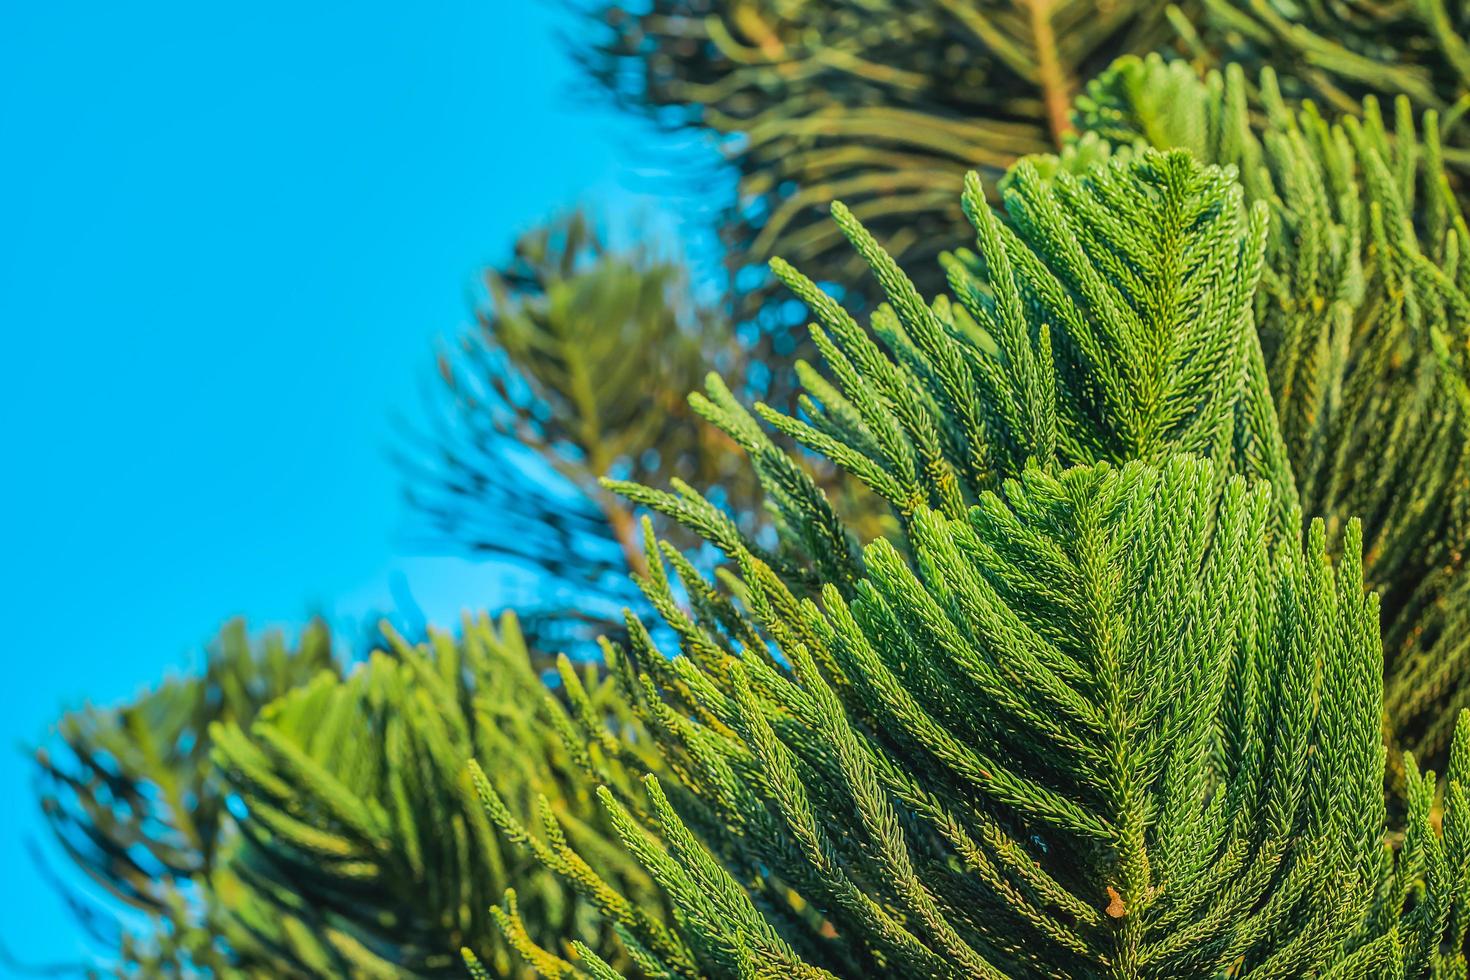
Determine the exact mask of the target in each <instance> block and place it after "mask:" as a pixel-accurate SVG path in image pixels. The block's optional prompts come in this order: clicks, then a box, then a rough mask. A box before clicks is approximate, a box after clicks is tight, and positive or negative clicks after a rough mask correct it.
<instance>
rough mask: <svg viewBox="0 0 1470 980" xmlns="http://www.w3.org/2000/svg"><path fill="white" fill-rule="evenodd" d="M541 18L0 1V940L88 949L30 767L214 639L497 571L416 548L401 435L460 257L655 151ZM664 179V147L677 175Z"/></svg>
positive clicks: (605, 195) (475, 590)
mask: <svg viewBox="0 0 1470 980" xmlns="http://www.w3.org/2000/svg"><path fill="white" fill-rule="evenodd" d="M550 6H551V4H549V3H547V4H539V3H535V2H532V0H454V2H451V0H444V2H439V3H428V4H405V3H377V2H366V3H364V2H356V3H350V4H349V3H335V2H323V3H314V4H302V3H284V2H279V0H266V2H261V3H255V4H243V5H242V4H228V5H221V4H199V3H183V2H143V3H137V4H112V3H100V2H91V3H74V2H66V0H47V2H44V3H41V2H33V3H12V4H6V5H4V12H3V14H0V150H3V152H0V228H3V235H0V337H3V345H0V350H3V351H4V358H5V370H4V382H3V384H0V425H3V429H0V431H3V433H4V443H5V449H4V463H3V464H0V545H3V549H4V566H3V571H0V609H3V611H4V619H5V632H6V643H5V645H4V647H5V650H6V651H7V653H6V662H5V666H4V683H3V685H0V688H3V690H0V736H3V740H4V743H5V744H4V746H3V747H0V748H3V751H0V800H4V801H5V805H4V806H3V807H0V880H3V881H4V882H5V885H4V887H3V888H0V939H3V941H4V943H5V944H6V945H7V946H9V947H10V948H11V949H12V950H13V951H15V952H16V953H18V954H19V955H20V956H21V957H22V958H24V959H28V960H33V961H40V960H57V959H73V958H74V957H75V956H76V955H77V954H78V953H79V952H80V951H81V949H82V947H81V940H80V935H79V933H78V932H77V930H76V929H75V928H74V927H73V926H72V924H71V922H70V920H69V919H68V917H67V913H66V912H65V911H64V909H63V907H62V905H61V904H60V902H59V901H57V900H56V898H55V897H54V896H53V895H52V894H51V893H50V892H49V891H48V890H47V888H46V886H45V885H44V884H42V883H41V881H40V880H39V878H38V877H37V876H36V874H35V873H34V871H33V869H32V867H31V865H30V862H29V860H28V858H27V857H26V854H25V851H24V849H23V841H24V840H25V839H26V837H28V836H30V837H36V836H37V835H39V833H40V831H41V828H40V825H39V821H38V820H37V819H36V817H35V816H34V808H33V806H32V804H31V802H30V798H29V789H28V775H29V772H28V768H27V766H26V764H25V761H24V760H23V759H22V758H21V756H20V755H19V753H18V752H17V751H14V750H13V749H12V746H15V745H17V744H19V743H21V742H26V743H32V742H34V741H35V740H36V739H37V738H38V737H39V736H41V735H42V734H43V732H44V730H45V726H46V724H47V723H48V721H49V720H50V719H51V718H52V717H53V716H54V715H55V713H56V712H57V710H58V709H59V708H61V707H63V706H67V705H76V704H79V703H80V702H82V701H83V700H84V699H88V698H90V699H92V700H95V701H102V702H108V701H113V700H116V699H118V698H120V697H122V696H125V695H127V694H129V693H131V692H133V691H134V690H136V689H137V688H138V687H139V686H141V685H142V684H144V683H146V682H149V681H150V680H152V679H155V678H157V677H159V676H160V675H161V674H162V673H163V672H164V671H165V670H166V669H168V668H170V667H183V666H187V665H188V664H189V663H190V662H191V660H192V658H193V651H194V650H196V649H197V648H198V647H199V645H200V644H201V643H202V642H203V641H205V640H206V639H207V638H208V637H209V636H210V635H211V633H212V632H213V630H214V628H215V626H216V625H217V624H218V622H219V621H220V620H221V619H223V618H225V617H228V616H231V615H234V614H241V613H243V614H247V615H249V616H250V618H251V619H252V621H258V622H296V621H299V620H300V619H301V618H302V617H303V616H304V615H305V614H306V613H307V612H309V611H310V610H312V609H315V608H324V609H328V610H332V611H335V612H337V613H339V614H353V613H358V614H360V613H363V612H365V611H367V610H368V609H370V608H371V607H373V606H374V605H381V604H385V603H387V602H388V601H389V593H388V586H387V583H388V581H389V578H390V576H391V575H392V574H394V573H395V572H396V571H401V572H404V573H406V574H407V575H408V578H409V582H410V585H411V587H412V589H413V591H414V594H415V595H416V597H417V598H418V599H419V600H420V602H421V603H422V604H423V605H424V607H425V608H426V609H427V610H429V611H430V613H431V614H432V615H434V616H436V617H444V616H447V615H448V614H450V613H451V612H452V611H453V610H456V609H458V608H460V607H462V606H466V605H470V606H483V605H488V606H497V605H499V604H500V603H501V602H503V601H504V593H503V592H502V591H501V590H500V587H499V585H498V581H497V576H496V575H495V574H493V573H491V572H489V571H487V570H485V569H483V568H477V567H476V566H473V565H470V564H468V563H464V562H459V561H456V560H452V559H429V558H414V557H411V556H405V555H404V554H403V552H404V549H405V543H406V540H405V536H404V535H403V530H404V528H405V525H406V521H405V515H404V512H403V508H402V505H401V502H400V499H401V498H400V488H399V484H398V481H397V479H396V477H395V473H394V471H393V469H392V467H391V465H390V464H389V462H388V459H387V455H386V450H387V448H388V446H389V445H390V442H391V438H390V419H391V418H392V417H393V415H394V413H395V412H409V413H411V412H412V411H413V410H414V409H415V408H416V406H417V404H418V401H417V399H418V390H419V386H420V385H422V384H424V383H425V382H426V380H427V379H428V377H429V374H430V371H429V368H430V352H431V349H432V343H433V340H434V338H435V337H436V336H440V335H443V334H445V333H448V332H451V331H453V330H455V329H456V328H458V327H459V326H460V325H462V324H463V323H464V322H465V321H466V319H467V306H466V296H467V295H468V291H469V289H470V287H471V286H472V283H473V280H474V274H475V271H476V269H477V268H478V267H479V266H480V265H481V264H483V263H484V262H486V261H490V260H494V259H495V258H497V257H499V256H500V255H502V254H503V252H504V250H505V248H506V247H507V245H508V244H509V242H510V240H511V238H512V236H513V235H514V233H515V232H516V231H517V230H518V229H520V228H523V227H524V226H525V225H527V224H529V223H531V222H533V221H535V220H536V219H537V218H539V217H542V216H544V215H546V214H548V213H549V212H551V211H552V210H553V209H555V208H557V207H558V206H561V205H566V204H568V203H571V202H574V201H577V200H584V201H587V200H590V201H591V202H592V203H594V204H596V205H597V206H599V207H600V208H602V209H603V210H604V211H610V212H612V213H614V214H616V213H620V212H626V211H628V210H630V209H632V208H634V207H646V206H647V205H646V204H645V203H644V202H640V201H639V200H638V198H637V196H636V195H635V193H634V191H635V190H637V189H638V188H639V186H640V182H639V180H638V179H637V176H636V174H635V169H634V168H635V167H637V166H639V165H641V164H644V163H647V162H648V161H647V160H640V159H638V158H639V156H640V152H639V150H640V146H641V144H642V143H644V142H646V133H645V131H644V130H643V129H642V127H641V126H639V125H638V124H636V123H634V122H632V121H630V120H625V119H621V118H618V117H616V116H613V115H611V114H607V113H598V112H596V111H592V110H589V109H587V108H586V107H585V106H584V105H582V104H580V103H579V102H578V100H577V98H576V97H575V94H574V93H573V91H572V89H573V87H574V85H575V82H576V76H575V72H574V70H573V68H572V66H571V64H570V62H569V60H568V59H567V58H566V57H565V55H564V53H563V50H562V48H561V46H560V44H559V42H558V41H557V40H556V38H555V37H554V33H553V28H554V26H555V25H556V24H558V23H564V22H563V21H561V20H559V19H558V17H557V16H555V15H553V14H552V13H551V12H550V11H549V9H548V8H549V7H550ZM661 162H667V157H666V156H665V157H664V158H662V161H661Z"/></svg>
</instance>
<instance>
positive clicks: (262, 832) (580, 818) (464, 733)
mask: <svg viewBox="0 0 1470 980" xmlns="http://www.w3.org/2000/svg"><path fill="white" fill-rule="evenodd" d="M549 676H550V677H556V678H558V685H559V687H560V689H561V691H562V692H564V693H563V694H562V695H560V696H559V695H557V694H555V693H553V689H552V688H551V687H549V686H548V684H547V683H546V677H549ZM573 712H576V713H579V714H581V715H583V716H585V717H586V718H587V719H588V720H589V721H590V720H591V719H594V718H595V719H598V721H599V723H600V724H604V725H606V726H607V729H608V731H609V732H613V733H616V735H617V738H618V739H619V740H620V741H619V742H618V750H617V752H616V753H608V752H604V751H603V750H602V749H601V748H598V747H594V748H591V749H584V748H583V747H582V746H581V745H580V744H579V743H578V742H577V741H576V740H574V739H571V738H569V737H567V734H568V733H570V732H571V731H572V730H573V721H572V713H573ZM59 729H60V730H59V735H60V741H61V742H62V744H63V746H64V751H56V752H53V751H49V750H48V751H43V752H41V753H38V761H39V764H40V772H41V774H42V778H43V781H44V784H45V790H44V796H43V807H44V809H45V812H46V815H47V818H48V820H49V822H50V823H51V825H52V827H53V829H54V830H55V832H56V836H57V839H58V840H59V842H60V844H61V846H62V847H63V848H64V849H65V851H66V852H67V853H68V854H69V855H70V856H71V857H72V859H73V860H74V862H75V863H76V864H77V866H78V867H79V868H80V869H81V870H82V871H84V872H85V873H86V875H87V876H88V878H89V879H90V880H91V881H92V882H93V883H95V884H97V885H99V886H101V887H102V888H103V889H105V890H106V891H107V892H108V893H109V894H110V895H111V896H112V897H113V898H115V899H116V900H117V901H118V902H119V903H120V907H119V908H118V909H114V910H111V913H112V914H110V913H109V911H108V910H103V909H95V908H94V909H92V912H91V915H90V917H89V920H90V921H92V922H94V923H96V924H97V925H98V930H97V932H98V935H97V936H95V937H94V938H96V939H97V940H98V942H99V944H101V946H102V948H103V962H109V961H110V962H111V964H112V966H111V967H110V968H109V969H110V971H111V970H115V972H116V973H117V974H118V975H119V976H143V977H181V976H182V977H188V976H212V977H221V978H242V980H243V978H250V980H256V978H259V980H265V978H279V977H324V978H325V977H364V978H376V977H395V978H396V977H416V978H428V977H457V976H462V975H463V973H464V963H463V959H462V955H461V953H460V950H461V949H469V950H471V951H473V952H474V954H475V955H476V956H477V957H478V958H479V960H480V961H481V962H482V963H484V964H486V965H487V968H489V969H490V970H492V971H493V973H494V975H496V976H501V977H525V976H530V975H531V972H530V968H529V967H528V966H527V965H526V963H525V961H524V960H523V959H522V957H521V956H519V955H518V954H516V953H515V952H514V951H513V950H514V947H515V945H516V944H520V945H527V944H549V945H552V946H555V945H556V944H557V943H558V942H561V941H563V940H565V941H567V942H570V941H572V940H578V941H581V942H584V943H587V944H589V945H590V947H591V948H595V949H598V950H600V951H601V953H602V954H603V955H606V956H608V957H610V958H611V960H612V961H613V962H622V960H621V957H622V955H623V954H622V953H621V946H620V944H619V943H618V942H617V940H616V938H615V936H614V935H613V932H612V929H611V926H610V925H609V923H608V922H607V921H606V920H604V919H603V918H602V917H601V916H600V915H599V914H598V913H597V910H598V909H599V908H600V906H599V905H598V902H597V896H596V895H595V894H592V893H588V892H586V891H585V890H579V889H578V887H576V886H574V885H573V886H569V885H566V884H564V883H563V882H562V880H560V879H559V878H557V877H556V876H555V875H553V874H552V873H551V872H550V871H548V870H546V868H545V867H543V865H542V864H541V863H540V861H537V860H534V859H529V858H527V857H525V856H524V855H523V853H522V850H521V848H522V847H523V846H529V845H530V844H531V843H532V842H533V841H534V842H535V846H536V847H538V848H539V849H540V851H539V853H540V855H541V858H542V859H543V860H554V857H555V855H556V854H557V853H558V849H563V848H566V847H567V846H569V844H568V842H570V844H571V845H575V846H576V847H577V849H578V850H579V852H580V853H581V854H583V855H585V858H586V863H585V865H584V866H585V867H586V868H587V869H588V871H589V873H593V872H595V874H596V875H597V876H598V877H599V878H600V879H601V880H603V881H606V882H609V883H611V887H615V888H616V889H617V890H618V891H619V892H621V893H624V894H626V895H628V896H630V897H631V899H632V900H633V901H634V902H636V903H637V906H638V907H639V909H640V910H641V911H640V913H639V914H640V916H642V921H645V922H647V923H650V927H651V928H657V924H658V923H659V922H660V921H661V920H662V919H663V918H664V917H665V915H666V913H665V912H664V910H663V905H662V898H661V897H660V896H659V895H658V894H657V893H656V892H654V891H653V889H652V882H651V880H650V879H649V878H648V876H647V874H646V873H645V872H644V871H643V870H642V869H641V868H639V867H638V865H637V864H636V862H634V861H633V860H632V859H631V858H629V857H627V856H626V855H624V854H622V853H621V852H620V851H619V850H618V849H617V848H616V847H614V846H612V845H611V843H610V841H611V840H612V839H614V835H613V832H612V828H611V825H610V824H609V823H608V822H607V817H606V815H605V814H604V813H603V811H602V810H601V808H600V807H599V806H598V804H597V802H596V800H595V795H594V790H595V789H596V787H597V786H598V785H625V786H628V787H631V786H632V785H634V783H635V782H636V779H637V778H638V777H640V776H641V775H642V774H643V773H644V772H647V771H649V770H650V769H654V770H657V769H659V768H660V764H659V762H658V759H657V757H656V756H654V755H652V754H651V753H650V752H649V751H648V749H647V747H644V748H639V747H638V745H639V743H640V741H644V742H646V739H644V738H643V736H642V735H641V732H642V728H641V724H640V723H639V722H638V721H637V720H636V719H634V718H633V717H632V715H631V713H630V712H629V711H628V710H627V708H626V707H625V706H624V705H623V703H622V702H621V701H620V700H618V699H616V698H614V697H612V688H611V684H610V682H609V681H608V680H607V679H606V678H604V677H602V676H601V673H600V671H599V670H598V669H597V668H596V667H583V668H577V667H574V666H573V665H572V664H571V663H570V662H569V661H568V660H566V658H564V657H563V658H560V659H558V658H554V657H549V656H546V655H543V654H539V653H537V652H535V651H533V650H531V649H530V648H528V647H527V646H526V644H525V641H524V639H523V638H522V636H521V634H520V630H519V626H518V624H517V621H516V619H515V617H514V616H512V615H509V614H507V615H506V616H505V617H503V618H502V619H501V620H500V621H499V623H496V624H492V623H491V622H490V621H488V620H487V619H483V618H482V619H479V620H473V621H466V622H465V623H464V624H463V627H462V629H461V631H460V635H459V636H458V637H457V638H451V637H450V636H449V635H447V634H442V633H435V634H433V635H432V636H431V637H430V638H429V639H428V640H427V641H425V642H423V643H419V644H411V643H409V642H407V641H405V640H403V639H401V638H400V637H398V636H397V634H395V633H392V632H391V631H390V632H389V633H388V642H387V643H386V644H385V645H384V647H383V648H382V649H380V650H377V651H374V652H373V653H372V654H370V655H369V656H368V658H367V659H366V660H365V661H363V662H358V663H353V664H350V665H344V663H343V661H342V660H340V659H339V658H336V657H334V655H333V653H332V649H331V643H330V641H329V638H328V635H327V632H326V630H325V628H324V627H322V626H321V625H319V624H318V625H313V626H312V627H311V628H309V629H308V630H306V631H305V632H304V633H303V634H302V637H301V639H300V641H299V642H298V644H297V645H296V646H295V647H294V648H293V647H291V646H288V645H287V644H286V643H285V642H284V641H283V639H282V638H281V637H280V636H279V635H276V634H272V635H269V636H267V637H265V638H264V639H262V640H261V641H260V642H259V643H257V644H254V645H252V644H251V643H250V642H249V640H248V639H247V637H246V634H245V628H244V626H243V624H241V623H233V624H231V625H230V626H229V627H228V628H226V629H225V630H224V631H223V632H222V634H221V636H220V639H219V640H218V641H217V643H216V644H215V646H214V647H212V648H211V652H210V654H209V657H208V659H207V661H206V665H205V669H204V670H203V672H202V673H201V674H199V675H198V676H194V677H185V678H180V679H177V680H173V681H170V682H168V683H167V684H164V685H162V686H160V687H159V688H157V689H156V690H153V691H150V692H147V693H145V694H143V695H141V696H140V697H139V698H137V699H135V700H134V701H132V702H129V703H128V704H126V705H124V706H122V707H120V708H117V709H111V710H104V709H95V708H89V709H86V710H84V711H81V712H77V713H73V714H71V715H68V716H66V717H65V718H64V719H63V720H62V722H61V724H60V726H59ZM470 756H475V757H478V758H486V759H490V760H493V761H492V763H491V764H492V765H493V766H494V767H495V770H496V772H497V774H498V775H499V777H500V779H501V782H502V785H503V786H504V787H505V788H506V792H505V799H506V800H507V801H508V806H509V807H510V810H508V811H507V812H508V813H509V814H513V817H512V819H515V820H517V821H520V822H521V823H522V824H526V825H530V826H532V827H533V828H535V829H533V830H531V831H523V832H522V834H521V835H520V836H518V838H517V839H516V840H514V841H512V840H510V839H508V838H507V836H506V835H505V834H504V833H502V832H501V831H499V830H497V829H496V828H495V827H493V826H492V824H491V823H490V821H489V820H488V819H487V818H486V817H485V815H484V814H483V812H482V811H481V809H480V808H479V806H478V805H469V804H470V801H471V800H472V799H473V796H472V791H471V788H470V784H469V783H468V781H467V777H466V774H465V771H464V760H465V759H466V758H468V757H470ZM630 769H631V770H632V772H633V775H631V776H629V775H627V772H628V771H629V770H630ZM592 772H595V773H596V774H597V775H596V776H595V777H594V776H589V773H592ZM550 819H554V820H555V821H557V823H558V826H561V827H565V828H567V831H566V833H567V837H566V838H564V839H563V838H547V837H546V836H545V834H546V832H545V830H544V827H545V826H546V824H545V821H546V820H550ZM507 888H514V889H516V890H517V891H518V893H519V894H520V896H521V901H520V903H519V918H518V920H517V922H518V929H520V930H523V931H524V935H523V936H522V935H521V934H517V935H514V936H511V937H507V936H506V935H505V934H504V933H502V931H501V930H500V929H499V928H498V927H497V926H496V925H495V923H494V921H493V918H492V913H491V906H492V905H496V904H497V903H498V902H499V901H500V899H501V896H502V895H503V894H504V892H505V891H506V889H507ZM74 901H78V902H80V901H83V899H82V898H80V897H75V898H74ZM117 913H120V914H117ZM104 927H105V928H104ZM109 947H110V950H109Z"/></svg>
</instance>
